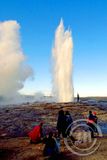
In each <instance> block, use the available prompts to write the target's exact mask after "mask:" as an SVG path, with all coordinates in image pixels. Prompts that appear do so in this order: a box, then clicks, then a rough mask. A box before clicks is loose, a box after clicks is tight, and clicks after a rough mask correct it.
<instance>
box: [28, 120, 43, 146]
mask: <svg viewBox="0 0 107 160" xmlns="http://www.w3.org/2000/svg"><path fill="white" fill-rule="evenodd" d="M42 126H43V123H42V122H41V123H40V124H39V125H38V126H35V127H34V128H33V130H32V131H30V132H29V133H28V136H29V138H30V143H39V142H41V138H42V135H43V130H42Z"/></svg>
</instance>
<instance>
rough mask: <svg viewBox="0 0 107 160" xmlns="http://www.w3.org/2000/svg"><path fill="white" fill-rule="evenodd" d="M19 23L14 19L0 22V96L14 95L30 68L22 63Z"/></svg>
mask: <svg viewBox="0 0 107 160" xmlns="http://www.w3.org/2000/svg"><path fill="white" fill-rule="evenodd" d="M19 29H20V25H19V24H18V23H17V22H16V21H5V22H1V23H0V96H2V97H5V98H9V97H13V96H14V97H15V96H16V95H17V94H18V91H19V90H20V89H21V88H23V85H24V81H25V80H26V79H27V78H28V77H29V76H31V75H32V69H31V68H30V67H29V66H26V65H25V64H24V61H25V56H24V54H23V52H22V49H21V45H20V34H19Z"/></svg>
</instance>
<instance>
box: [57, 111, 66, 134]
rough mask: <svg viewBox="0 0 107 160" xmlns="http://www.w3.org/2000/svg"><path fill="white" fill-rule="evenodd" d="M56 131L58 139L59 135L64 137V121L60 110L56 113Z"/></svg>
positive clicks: (62, 112)
mask: <svg viewBox="0 0 107 160" xmlns="http://www.w3.org/2000/svg"><path fill="white" fill-rule="evenodd" d="M57 129H58V137H60V135H61V134H62V136H63V137H65V130H66V119H65V115H64V111H63V110H60V111H59V113H58V121H57Z"/></svg>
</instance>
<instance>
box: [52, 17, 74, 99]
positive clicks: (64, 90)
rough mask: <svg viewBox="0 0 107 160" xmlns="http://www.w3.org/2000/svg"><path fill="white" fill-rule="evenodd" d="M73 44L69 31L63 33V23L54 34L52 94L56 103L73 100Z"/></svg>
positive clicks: (61, 22)
mask: <svg viewBox="0 0 107 160" xmlns="http://www.w3.org/2000/svg"><path fill="white" fill-rule="evenodd" d="M72 52H73V42H72V37H71V31H70V30H66V31H64V25H63V21H62V20H61V21H60V24H59V26H58V28H57V30H56V33H55V42H54V47H53V50H52V56H53V60H54V63H53V72H54V73H53V75H54V76H53V94H54V96H55V97H56V99H57V101H58V102H70V101H73V99H74V91H73V83H72Z"/></svg>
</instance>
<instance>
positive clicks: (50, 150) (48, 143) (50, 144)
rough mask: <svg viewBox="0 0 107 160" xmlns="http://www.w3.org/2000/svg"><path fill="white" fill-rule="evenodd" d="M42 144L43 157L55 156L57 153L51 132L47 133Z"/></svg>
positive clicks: (56, 146) (54, 139) (55, 142)
mask: <svg viewBox="0 0 107 160" xmlns="http://www.w3.org/2000/svg"><path fill="white" fill-rule="evenodd" d="M43 142H44V143H45V147H44V151H43V154H44V156H56V155H57V154H58V153H59V148H58V145H57V141H56V138H55V137H53V133H52V132H50V133H49V136H48V137H47V138H44V140H43Z"/></svg>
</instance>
